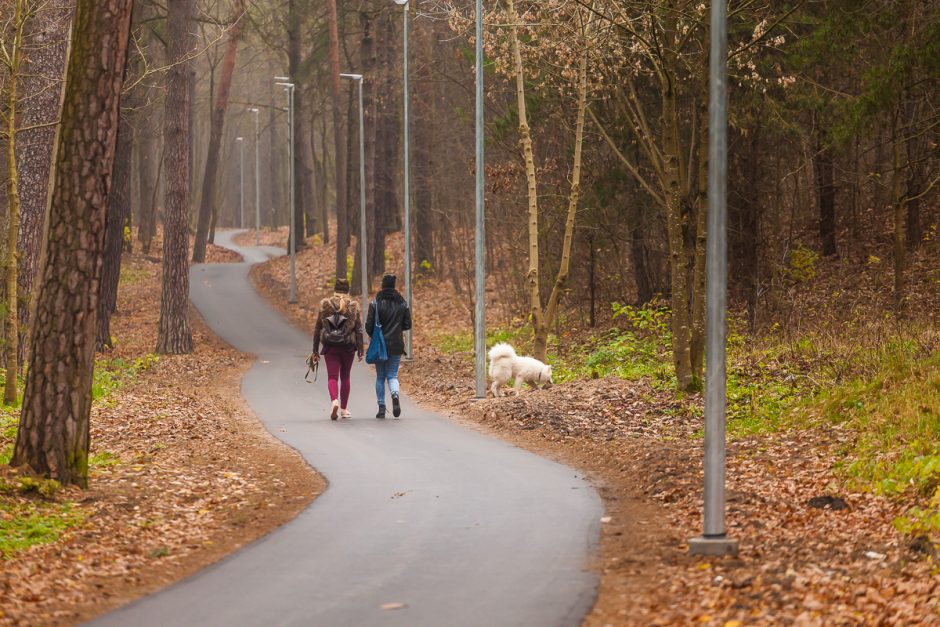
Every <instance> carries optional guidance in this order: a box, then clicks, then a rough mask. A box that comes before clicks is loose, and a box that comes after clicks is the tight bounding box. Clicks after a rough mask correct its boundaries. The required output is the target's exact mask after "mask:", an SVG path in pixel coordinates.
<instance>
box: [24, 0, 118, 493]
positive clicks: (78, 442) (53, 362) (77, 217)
mask: <svg viewBox="0 0 940 627" xmlns="http://www.w3.org/2000/svg"><path fill="white" fill-rule="evenodd" d="M132 6H133V3H132V1H131V0H78V2H77V6H76V12H75V20H74V27H73V36H72V52H71V55H70V58H69V63H68V74H67V79H66V87H65V99H64V102H63V108H62V120H61V130H60V136H59V142H58V147H57V150H56V155H55V166H54V167H55V179H54V183H53V185H52V194H51V195H50V201H49V215H48V217H47V221H46V242H45V244H44V246H43V257H42V265H41V267H40V271H39V275H38V277H37V278H38V284H39V286H40V287H39V293H38V295H37V299H36V318H35V321H34V325H33V332H32V342H31V344H30V360H29V363H30V369H29V373H28V375H27V377H26V389H25V391H24V395H23V410H22V412H21V415H20V425H19V431H18V433H17V438H16V445H15V447H14V451H13V459H12V462H11V464H12V465H14V466H21V465H25V466H28V467H29V468H30V469H31V470H32V471H33V472H35V473H37V474H40V475H46V476H50V477H52V478H54V479H56V480H58V481H59V482H60V483H64V484H68V483H74V484H78V485H80V486H82V487H85V486H87V483H88V444H89V413H90V410H91V383H92V372H93V370H94V353H95V345H94V337H95V309H96V306H97V300H98V284H99V281H100V278H101V254H102V249H103V247H104V230H105V229H104V226H105V214H106V212H107V199H108V193H109V189H110V185H111V169H112V166H113V162H114V152H115V144H116V143H117V128H118V116H119V110H120V101H121V86H122V83H123V78H124V64H125V61H126V59H127V45H128V40H129V38H130V18H131V8H132Z"/></svg>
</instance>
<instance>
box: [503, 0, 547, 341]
mask: <svg viewBox="0 0 940 627" xmlns="http://www.w3.org/2000/svg"><path fill="white" fill-rule="evenodd" d="M507 10H508V12H509V19H510V20H511V21H512V27H511V28H510V30H509V32H510V38H511V42H512V56H513V66H514V73H515V79H516V105H517V107H518V112H519V138H520V139H519V142H520V144H521V147H522V154H523V157H524V159H525V174H526V182H527V190H528V223H529V272H528V274H527V275H526V282H527V284H528V288H529V315H530V318H531V322H532V330H533V333H534V335H535V348H534V352H535V354H536V358H538V354H539V351H540V350H541V351H542V355H544V354H545V351H546V350H547V337H546V340H544V341H542V344H541V345H540V344H539V341H540V337H539V335H540V330H541V329H543V328H546V329H547V328H548V327H547V325H545V324H544V322H543V320H542V295H541V291H540V286H539V282H540V277H539V206H538V185H537V180H536V175H535V156H534V154H533V150H532V135H531V133H530V132H529V119H528V115H527V110H526V101H525V73H524V69H523V65H522V51H521V49H520V47H519V26H518V24H517V22H518V20H519V18H518V16H517V15H516V8H515V4H514V2H513V0H508V1H507Z"/></svg>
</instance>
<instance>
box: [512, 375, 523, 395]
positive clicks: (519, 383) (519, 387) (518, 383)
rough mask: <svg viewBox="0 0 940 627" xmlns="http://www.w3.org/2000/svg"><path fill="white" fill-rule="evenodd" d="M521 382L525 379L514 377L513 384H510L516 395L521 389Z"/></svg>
mask: <svg viewBox="0 0 940 627" xmlns="http://www.w3.org/2000/svg"><path fill="white" fill-rule="evenodd" d="M523 383H525V381H523V379H522V377H519V378H518V379H516V383H515V385H513V386H512V389H513V390H515V392H516V396H519V392H521V391H522V384H523Z"/></svg>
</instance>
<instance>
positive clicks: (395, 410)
mask: <svg viewBox="0 0 940 627" xmlns="http://www.w3.org/2000/svg"><path fill="white" fill-rule="evenodd" d="M392 415H393V416H395V417H396V418H398V417H399V416H401V401H399V400H398V394H392Z"/></svg>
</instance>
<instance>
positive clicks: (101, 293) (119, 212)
mask: <svg viewBox="0 0 940 627" xmlns="http://www.w3.org/2000/svg"><path fill="white" fill-rule="evenodd" d="M133 145H134V133H133V127H132V125H131V124H129V123H128V119H127V114H125V116H124V119H122V120H121V121H120V128H118V138H117V149H116V152H115V154H114V174H113V176H112V180H111V192H110V193H109V194H108V219H107V223H106V226H105V237H104V261H103V264H104V265H103V268H102V271H101V286H100V288H99V290H98V323H97V326H96V329H97V331H96V340H95V350H98V351H103V350H104V349H105V348H114V343H113V342H112V341H111V314H112V313H114V312H115V311H116V309H117V294H118V282H119V281H120V278H121V256H122V252H123V250H124V246H123V244H124V225H125V223H126V222H127V218H128V216H129V215H130V210H131V204H130V186H131V156H132V155H133Z"/></svg>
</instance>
